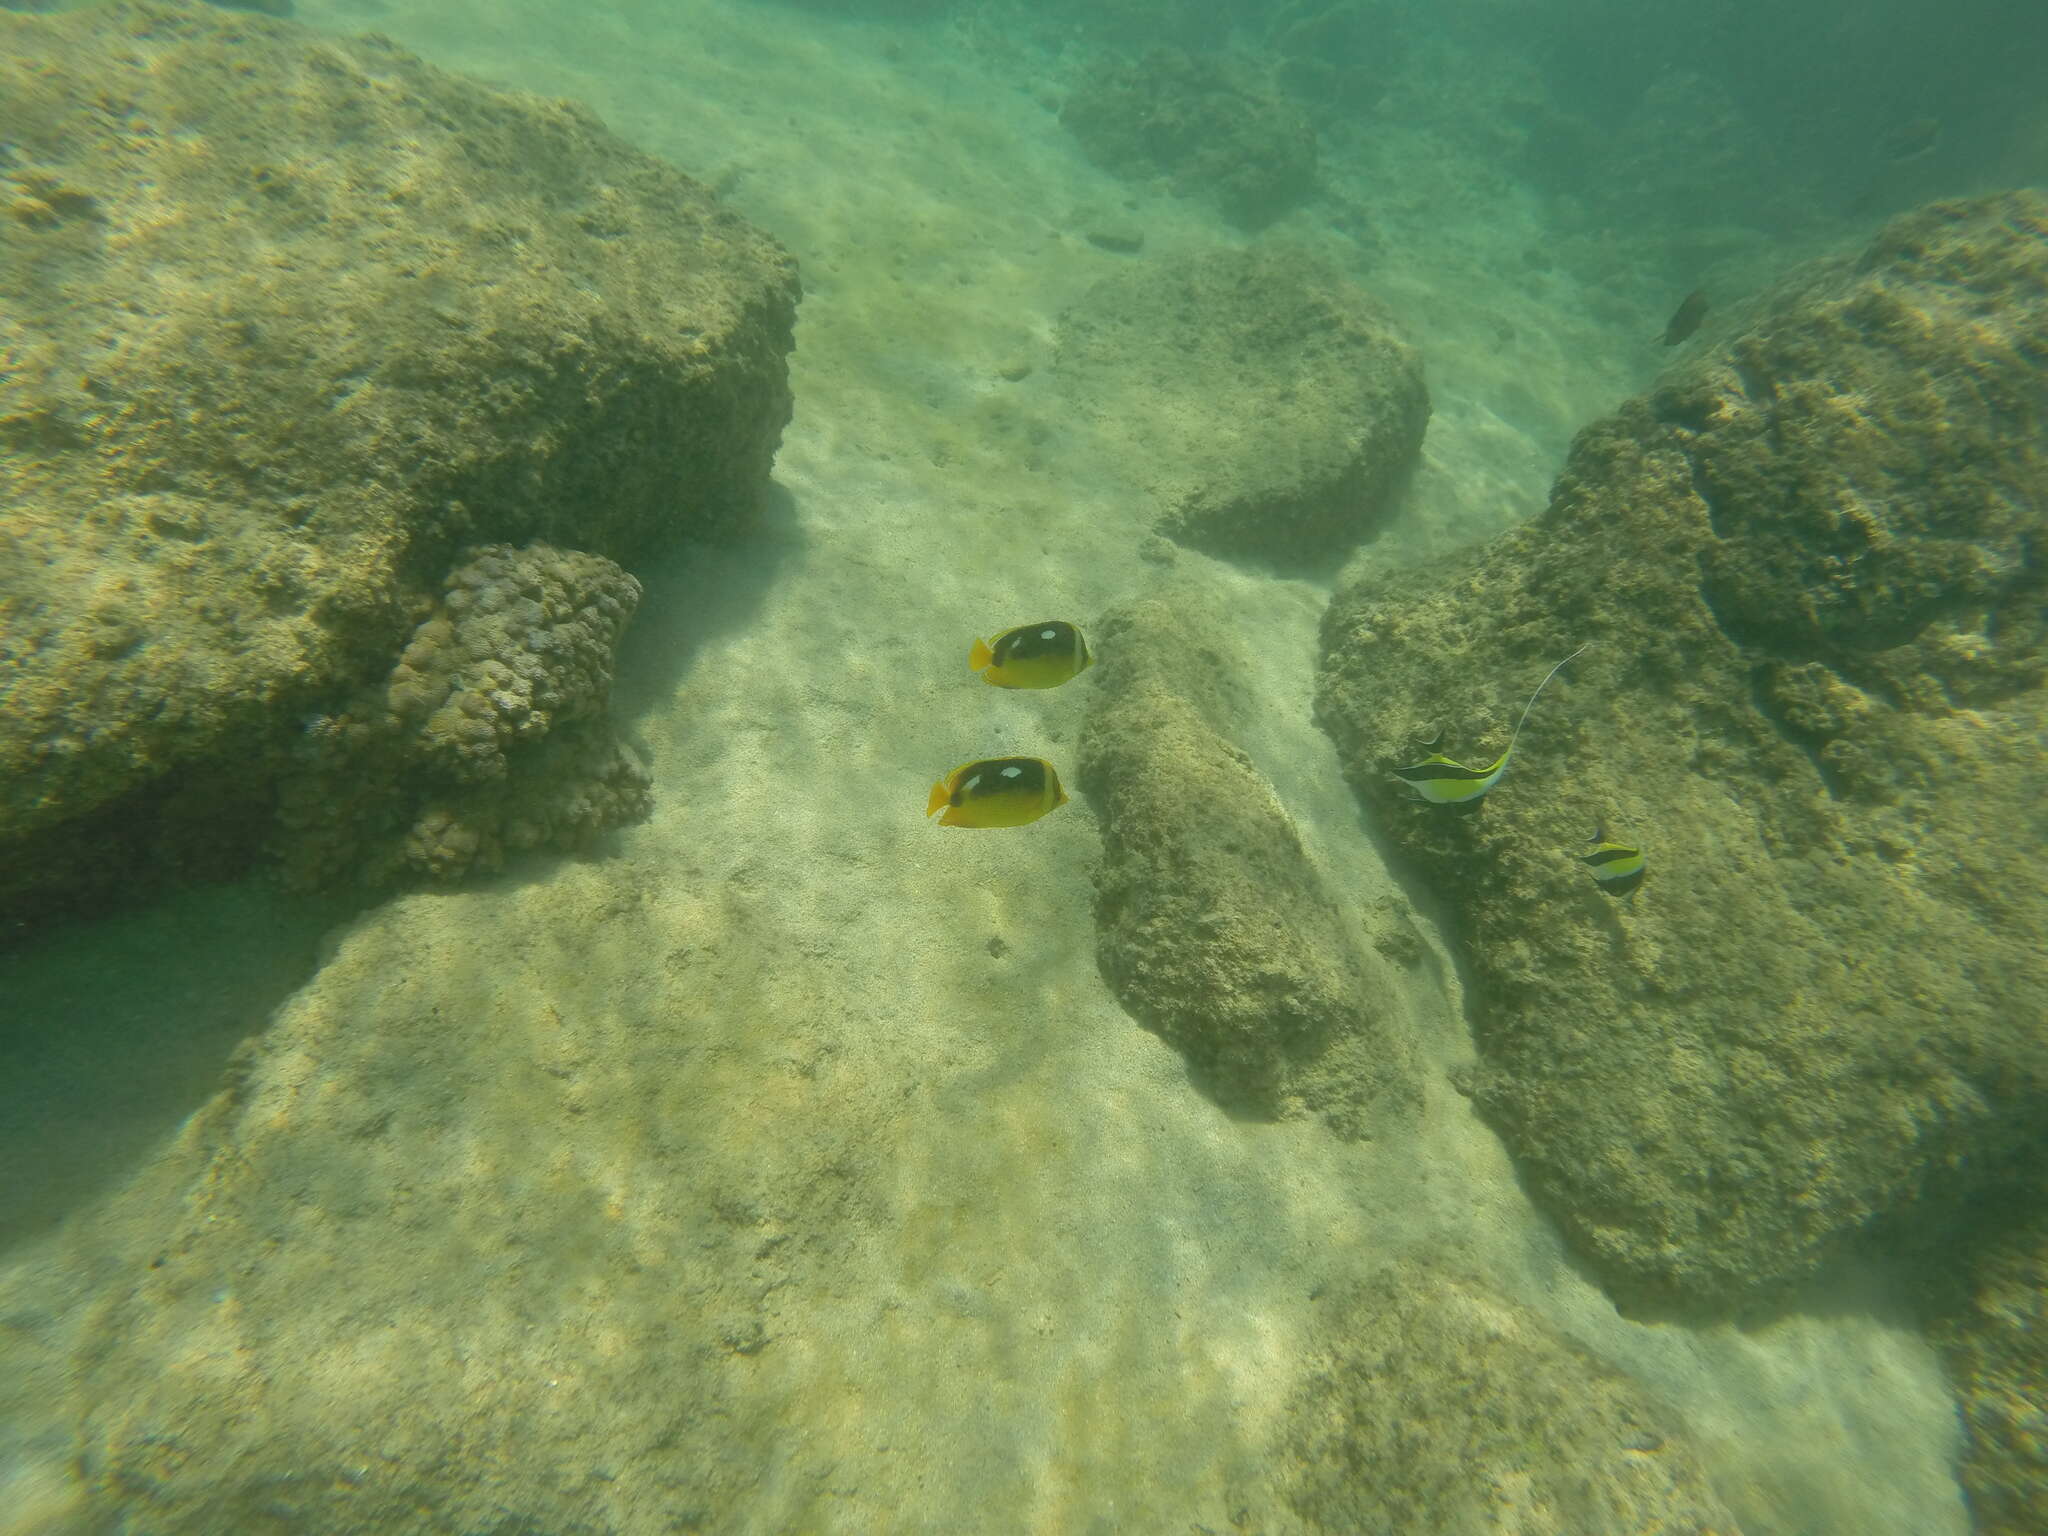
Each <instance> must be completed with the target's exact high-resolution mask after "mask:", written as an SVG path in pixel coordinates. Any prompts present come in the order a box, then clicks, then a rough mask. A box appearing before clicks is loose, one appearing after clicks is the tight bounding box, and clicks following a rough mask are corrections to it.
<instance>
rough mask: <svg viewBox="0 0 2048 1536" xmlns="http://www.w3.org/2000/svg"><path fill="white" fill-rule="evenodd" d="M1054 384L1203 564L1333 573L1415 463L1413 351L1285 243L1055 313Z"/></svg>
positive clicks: (1110, 288)
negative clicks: (1216, 561)
mask: <svg viewBox="0 0 2048 1536" xmlns="http://www.w3.org/2000/svg"><path fill="white" fill-rule="evenodd" d="M1055 382H1056V386H1057V388H1058V390H1059V392H1060V395H1061V396H1062V398H1063V399H1065V400H1067V401H1068V402H1069V403H1070V404H1071V407H1072V409H1073V410H1074V411H1075V413H1076V414H1077V415H1078V416H1080V417H1081V418H1083V419H1088V420H1092V421H1093V422H1094V423H1095V424H1096V429H1097V430H1098V431H1100V432H1101V433H1102V434H1104V436H1106V437H1108V438H1110V439H1111V440H1113V441H1115V442H1117V443H1118V444H1119V446H1120V448H1121V450H1122V454H1123V457H1124V458H1125V460H1126V462H1127V463H1129V464H1130V465H1131V466H1132V468H1133V470H1134V472H1135V473H1136V475H1137V476H1138V477H1139V479H1140V480H1141V481H1142V482H1143V483H1144V484H1145V485H1146V488H1147V490H1148V491H1149V492H1150V494H1151V497H1152V500H1153V503H1154V511H1155V513H1156V515H1157V521H1158V526H1159V529H1160V531H1162V532H1164V533H1166V534H1168V535H1170V536H1171V537H1172V538H1174V539H1175V540H1177V541H1179V542H1181V543H1184V544H1187V545H1190V546H1193V547H1196V548H1199V549H1202V550H1205V551H1207V552H1208V553H1210V554H1215V555H1222V556H1225V557H1227V558H1237V559H1243V560H1248V561H1252V562H1255V563H1260V564H1266V565H1272V566H1279V567H1282V568H1289V569H1299V568H1305V567H1328V566H1334V565H1335V564H1337V563H1338V562H1339V561H1341V560H1342V558H1343V557H1344V556H1345V555H1346V554H1347V553H1349V552H1350V550H1351V548H1352V547H1353V546H1354V545H1356V544H1357V543H1359V542H1360V541H1361V540H1363V539H1364V538H1366V537H1367V536H1368V535H1369V534H1371V533H1372V532H1373V531H1374V529H1375V528H1376V527H1377V525H1378V524H1379V523H1380V522H1381V521H1382V520H1383V519H1384V518H1385V516H1386V515H1387V513H1388V512H1389V510H1390V509H1391V506H1392V502H1393V498H1394V496H1395V494H1396V492H1397V491H1398V489H1399V487H1400V485H1401V483H1402V481H1403V480H1404V478H1405V477H1406V476H1407V475H1408V473H1409V472H1410V471H1411V470H1412V469H1413V467H1414V465H1415V463H1416V462H1417V460H1418V458H1419V456H1420V454H1421V451H1422V435H1423V431H1424V429H1425V427H1426V426H1427V425H1428V422H1429V392H1428V389H1427V388H1426V387H1425V385H1424V383H1423V378H1422V362H1421V358H1420V356H1419V354H1418V353H1417V352H1416V351H1415V349H1414V348H1413V347H1411V346H1409V345H1408V344H1407V343H1406V342H1405V341H1403V340H1402V339H1401V338H1400V337H1399V335H1398V334H1397V333H1396V332H1395V330H1394V328H1393V326H1392V324H1391V322H1390V321H1389V320H1388V319H1387V317H1386V315H1385V314H1384V313H1382V312H1381V310H1380V309H1379V307H1378V306H1377V305H1376V304H1375V303H1374V302H1373V301H1372V299H1371V298H1370V297H1369V296H1368V295H1367V294H1366V293H1365V292H1364V291H1363V290H1362V289H1360V288H1359V287H1358V286H1357V285H1356V284H1355V283H1353V282H1351V281H1350V280H1349V279H1348V278H1346V277H1345V276H1343V275H1342V274H1341V273H1339V272H1337V271H1336V270H1334V269H1333V268H1332V267H1331V266H1330V265H1329V264H1328V263H1327V262H1326V261H1324V260H1323V259H1321V258H1320V257H1318V256H1316V255H1314V254H1312V253H1310V252H1308V251H1306V250H1304V249H1301V248H1299V247H1294V246H1289V245H1276V246H1261V247H1258V248H1255V249H1253V250H1248V251H1217V252H1212V253H1208V254H1205V255H1201V256H1197V257H1192V258H1181V259H1177V260H1173V261H1160V262H1146V263H1142V264H1138V265H1134V266H1133V267H1131V268H1130V269H1129V270H1128V271H1124V272H1119V273H1117V274H1116V275H1115V276H1112V277H1109V278H1105V279H1104V280H1103V281H1102V282H1100V283H1098V284H1097V285H1096V286H1095V287H1094V288H1092V289H1090V290H1089V292H1088V293H1087V294H1086V295H1085V296H1084V297H1083V298H1082V299H1081V301H1080V302H1079V303H1078V304H1076V305H1074V306H1073V308H1071V309H1069V310H1068V311H1067V312H1066V313H1065V314H1064V315H1062V316H1061V317H1060V329H1059V356H1058V362H1057V366H1056V370H1055Z"/></svg>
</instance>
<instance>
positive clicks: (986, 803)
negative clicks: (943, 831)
mask: <svg viewBox="0 0 2048 1536" xmlns="http://www.w3.org/2000/svg"><path fill="white" fill-rule="evenodd" d="M1066 803H1067V792H1066V791H1065V790H1064V789H1062V788H1060V776H1059V774H1058V772H1057V771H1055V770H1054V768H1053V766H1052V764H1051V763H1048V762H1047V761H1046V760H1045V759H1044V758H1042V757H985V758H982V759H981V760H980V761H978V762H972V763H962V764H961V765H960V766H959V767H958V768H955V769H954V770H953V771H952V772H951V773H949V774H947V775H946V776H945V777H944V778H943V779H941V780H939V782H938V783H936V784H934V785H933V786H932V793H931V799H930V800H929V801H928V802H927V803H926V805H925V808H924V813H925V815H927V816H930V815H932V814H933V813H934V812H936V811H938V810H940V809H942V808H943V809H944V811H945V813H946V814H945V815H943V816H941V817H939V825H940V826H942V827H1021V826H1023V825H1024V824H1025V823H1026V822H1032V821H1036V820H1038V818H1039V817H1041V816H1043V815H1045V813H1046V812H1048V811H1052V810H1057V809H1058V808H1059V807H1060V806H1063V805H1065V804H1066Z"/></svg>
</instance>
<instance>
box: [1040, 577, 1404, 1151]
mask: <svg viewBox="0 0 2048 1536" xmlns="http://www.w3.org/2000/svg"><path fill="white" fill-rule="evenodd" d="M1099 642H1100V644H1099V652H1100V655H1101V657H1102V660H1101V662H1100V664H1099V665H1098V666H1097V668H1096V669H1095V672H1094V674H1093V676H1094V678H1095V683H1094V686H1095V689H1096V693H1095V697H1094V700H1093V702H1092V703H1091V705H1090V708H1089V712H1088V718H1087V724H1086V727H1085V730H1084V733H1083V736H1082V740H1081V755H1080V775H1079V783H1080V787H1081V788H1082V790H1083V791H1084V792H1085V793H1086V794H1087V796H1088V799H1089V803H1090V804H1091V805H1092V806H1093V807H1094V808H1095V810H1096V813H1097V814H1098V815H1099V816H1100V817H1101V824H1102V845H1103V849H1102V863H1101V866H1100V868H1099V869H1098V871H1097V873H1096V901H1095V935H1096V954H1097V958H1098V960H1099V963H1100V965H1101V967H1102V973H1103V975H1104V977H1105V978H1107V980H1108V981H1109V984H1110V987H1111V988H1112V990H1114V991H1115V993H1116V994H1117V997H1118V998H1119V999H1120V1000H1121V1001H1122V1003H1123V1005H1124V1007H1125V1008H1126V1009H1127V1010H1128V1011H1129V1012H1130V1013H1131V1014H1132V1015H1133V1016H1134V1017H1135V1018H1137V1019H1138V1020H1139V1022H1141V1023H1142V1024H1144V1025H1145V1026H1146V1027H1147V1028H1149V1029H1152V1030H1155V1031H1157V1032H1158V1033H1159V1035H1160V1036H1161V1037H1162V1038H1163V1039H1165V1040H1166V1041H1167V1042H1168V1043H1169V1044H1171V1045H1172V1046H1174V1047H1175V1048H1176V1049H1177V1050H1179V1051H1180V1053H1181V1054H1182V1055H1183V1056H1184V1057H1185V1058H1186V1059H1187V1061H1188V1065H1189V1068H1190V1069H1191V1071H1192V1073H1193V1075H1194V1077H1195V1079H1196V1081H1197V1082H1198V1083H1200V1084H1201V1086H1202V1087H1203V1089H1204V1090H1205V1091H1206V1092H1207V1093H1208V1094H1210V1096H1211V1097H1213V1098H1214V1099H1215V1100H1216V1101H1217V1102H1218V1103H1220V1104H1222V1105H1224V1106H1225V1107H1226V1108H1230V1109H1233V1110H1236V1111H1239V1112H1243V1113H1249V1114H1253V1115H1259V1116H1277V1115H1281V1114H1284V1113H1288V1112H1290V1111H1298V1110H1301V1109H1307V1110H1310V1111H1313V1112H1315V1113H1317V1114H1320V1115H1321V1116H1322V1117H1323V1119H1324V1120H1325V1121H1326V1122H1327V1123H1329V1124H1330V1125H1331V1126H1332V1127H1333V1128H1335V1129H1336V1130H1337V1131H1339V1133H1340V1134H1344V1135H1347V1136H1363V1135H1368V1134H1371V1131H1372V1128H1373V1126H1374V1124H1375V1121H1376V1119H1377V1118H1378V1117H1379V1116H1381V1115H1383V1114H1385V1113H1387V1112H1389V1111H1399V1110H1402V1109H1404V1108H1406V1107H1409V1106H1410V1105H1412V1103H1413V1101H1414V1099H1415V1096H1416V1091H1417V1090H1416V1085H1415V1068H1414V1064H1413V1062H1412V1060H1411V1053H1410V1050H1409V1047H1408V1044H1407V1042H1406V1041H1405V1040H1404V1039H1402V1038H1400V1037H1399V1036H1396V1035H1393V1034H1392V1033H1390V1032H1389V1031H1388V1029H1387V1028H1386V1019H1387V1016H1388V1009H1387V1007H1386V1006H1385V999H1384V996H1383V992H1384V987H1383V985H1382V984H1380V983H1379V982H1378V981H1377V979H1376V972H1375V971H1374V970H1373V969H1372V964H1371V962H1370V961H1369V960H1368V959H1367V957H1366V955H1365V954H1364V952H1363V950H1362V947H1361V945H1360V943H1359V939H1358V936H1357V935H1356V934H1355V933H1353V932H1351V931H1349V930H1348V929H1347V927H1346V925H1345V923H1344V922H1343V920H1342V918H1341V916H1340V913H1339V911H1338V908H1337V906H1336V904H1335V903H1334V902H1333V901H1332V900H1331V899H1330V895H1329V892H1328V891H1327V889H1326V888H1325V886H1324V884H1323V879H1322V876H1321V875H1320V874H1319V873H1318V872H1317V870H1316V868H1315V866H1314V865H1313V864H1312V863H1311V862H1310V860H1309V857H1308V855H1307V853H1306V852H1305V851H1304V850H1303V848H1302V845H1301V840H1300V836H1299V834H1298V833H1297V832H1296V831H1295V828H1294V824H1293V822H1292V821H1291V820H1290V819H1289V817H1288V815H1287V812H1286V810H1285V809H1284V808H1283V807H1282V806H1281V804H1280V802H1279V800H1278V799H1277V797H1276V796H1275V795H1274V793H1273V789H1272V786H1271V785H1270V784H1269V783H1268V782H1267V781H1266V779H1265V777H1264V776H1263V775H1262V774H1261V773H1260V772H1259V770H1258V769H1257V767H1255V766H1254V765H1253V763H1252V761H1251V759H1250V758H1249V757H1247V756H1246V755H1245V753H1244V752H1243V751H1242V750H1241V749H1240V748H1238V747H1237V746H1236V745H1235V744H1234V743H1233V742H1232V741H1231V740H1230V739H1229V737H1228V735H1227V734H1226V732H1227V730H1228V729H1229V725H1230V720H1231V716H1232V713H1233V711H1232V709H1231V707H1230V703H1229V698H1230V694H1231V691H1232V689H1233V688H1234V686H1235V684H1234V683H1233V682H1232V673H1233V670H1234V669H1233V667H1232V664H1231V649H1232V641H1231V640H1230V638H1229V634H1228V631H1227V629H1226V628H1225V627H1224V626H1223V625H1221V624H1220V623H1218V622H1217V621H1216V620H1215V618H1214V617H1213V616H1208V615H1205V614H1204V613H1203V612H1202V611H1201V609H1200V608H1199V606H1197V605H1194V604H1191V603H1188V602H1185V601H1177V602H1171V603H1169V602H1168V601H1165V600H1163V599H1160V598H1146V599H1141V600H1139V601H1138V602H1135V603H1132V604H1130V605H1129V606H1128V607H1126V608H1124V609H1121V610H1119V611H1117V612H1116V613H1113V614H1111V615H1110V616H1109V618H1108V619H1107V620H1106V621H1105V622H1104V624H1103V625H1102V626H1101V628H1100V635H1099Z"/></svg>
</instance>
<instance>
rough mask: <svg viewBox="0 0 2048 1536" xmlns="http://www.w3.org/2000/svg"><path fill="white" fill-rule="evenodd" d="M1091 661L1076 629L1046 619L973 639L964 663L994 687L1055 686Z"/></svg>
mask: <svg viewBox="0 0 2048 1536" xmlns="http://www.w3.org/2000/svg"><path fill="white" fill-rule="evenodd" d="M1094 660H1095V658H1094V657H1093V656H1091V655H1089V654H1088V642H1087V641H1086V640H1084V639H1082V638H1081V631H1080V630H1078V629H1076V628H1074V626H1073V625H1071V624H1069V623H1068V622H1067V621H1066V620H1065V619H1046V620H1044V621H1043V622H1041V623H1038V624H1019V625H1018V626H1017V627H1016V628H1015V629H1006V630H1004V631H1003V632H1002V633H1001V634H1000V635H997V636H996V637H995V639H994V640H976V641H975V642H974V649H973V651H972V652H971V653H970V654H969V655H968V658H967V665H968V666H969V667H971V668H972V669H973V670H974V671H976V672H979V673H980V674H981V680H982V681H983V682H985V683H993V684H994V685H995V686H996V687H998V688H1057V687H1059V685H1060V684H1061V683H1064V682H1065V681H1066V680H1067V679H1068V678H1070V677H1078V676H1079V675H1080V674H1081V673H1082V672H1084V671H1086V670H1087V668H1088V665H1089V663H1091V662H1092V661H1094Z"/></svg>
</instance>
